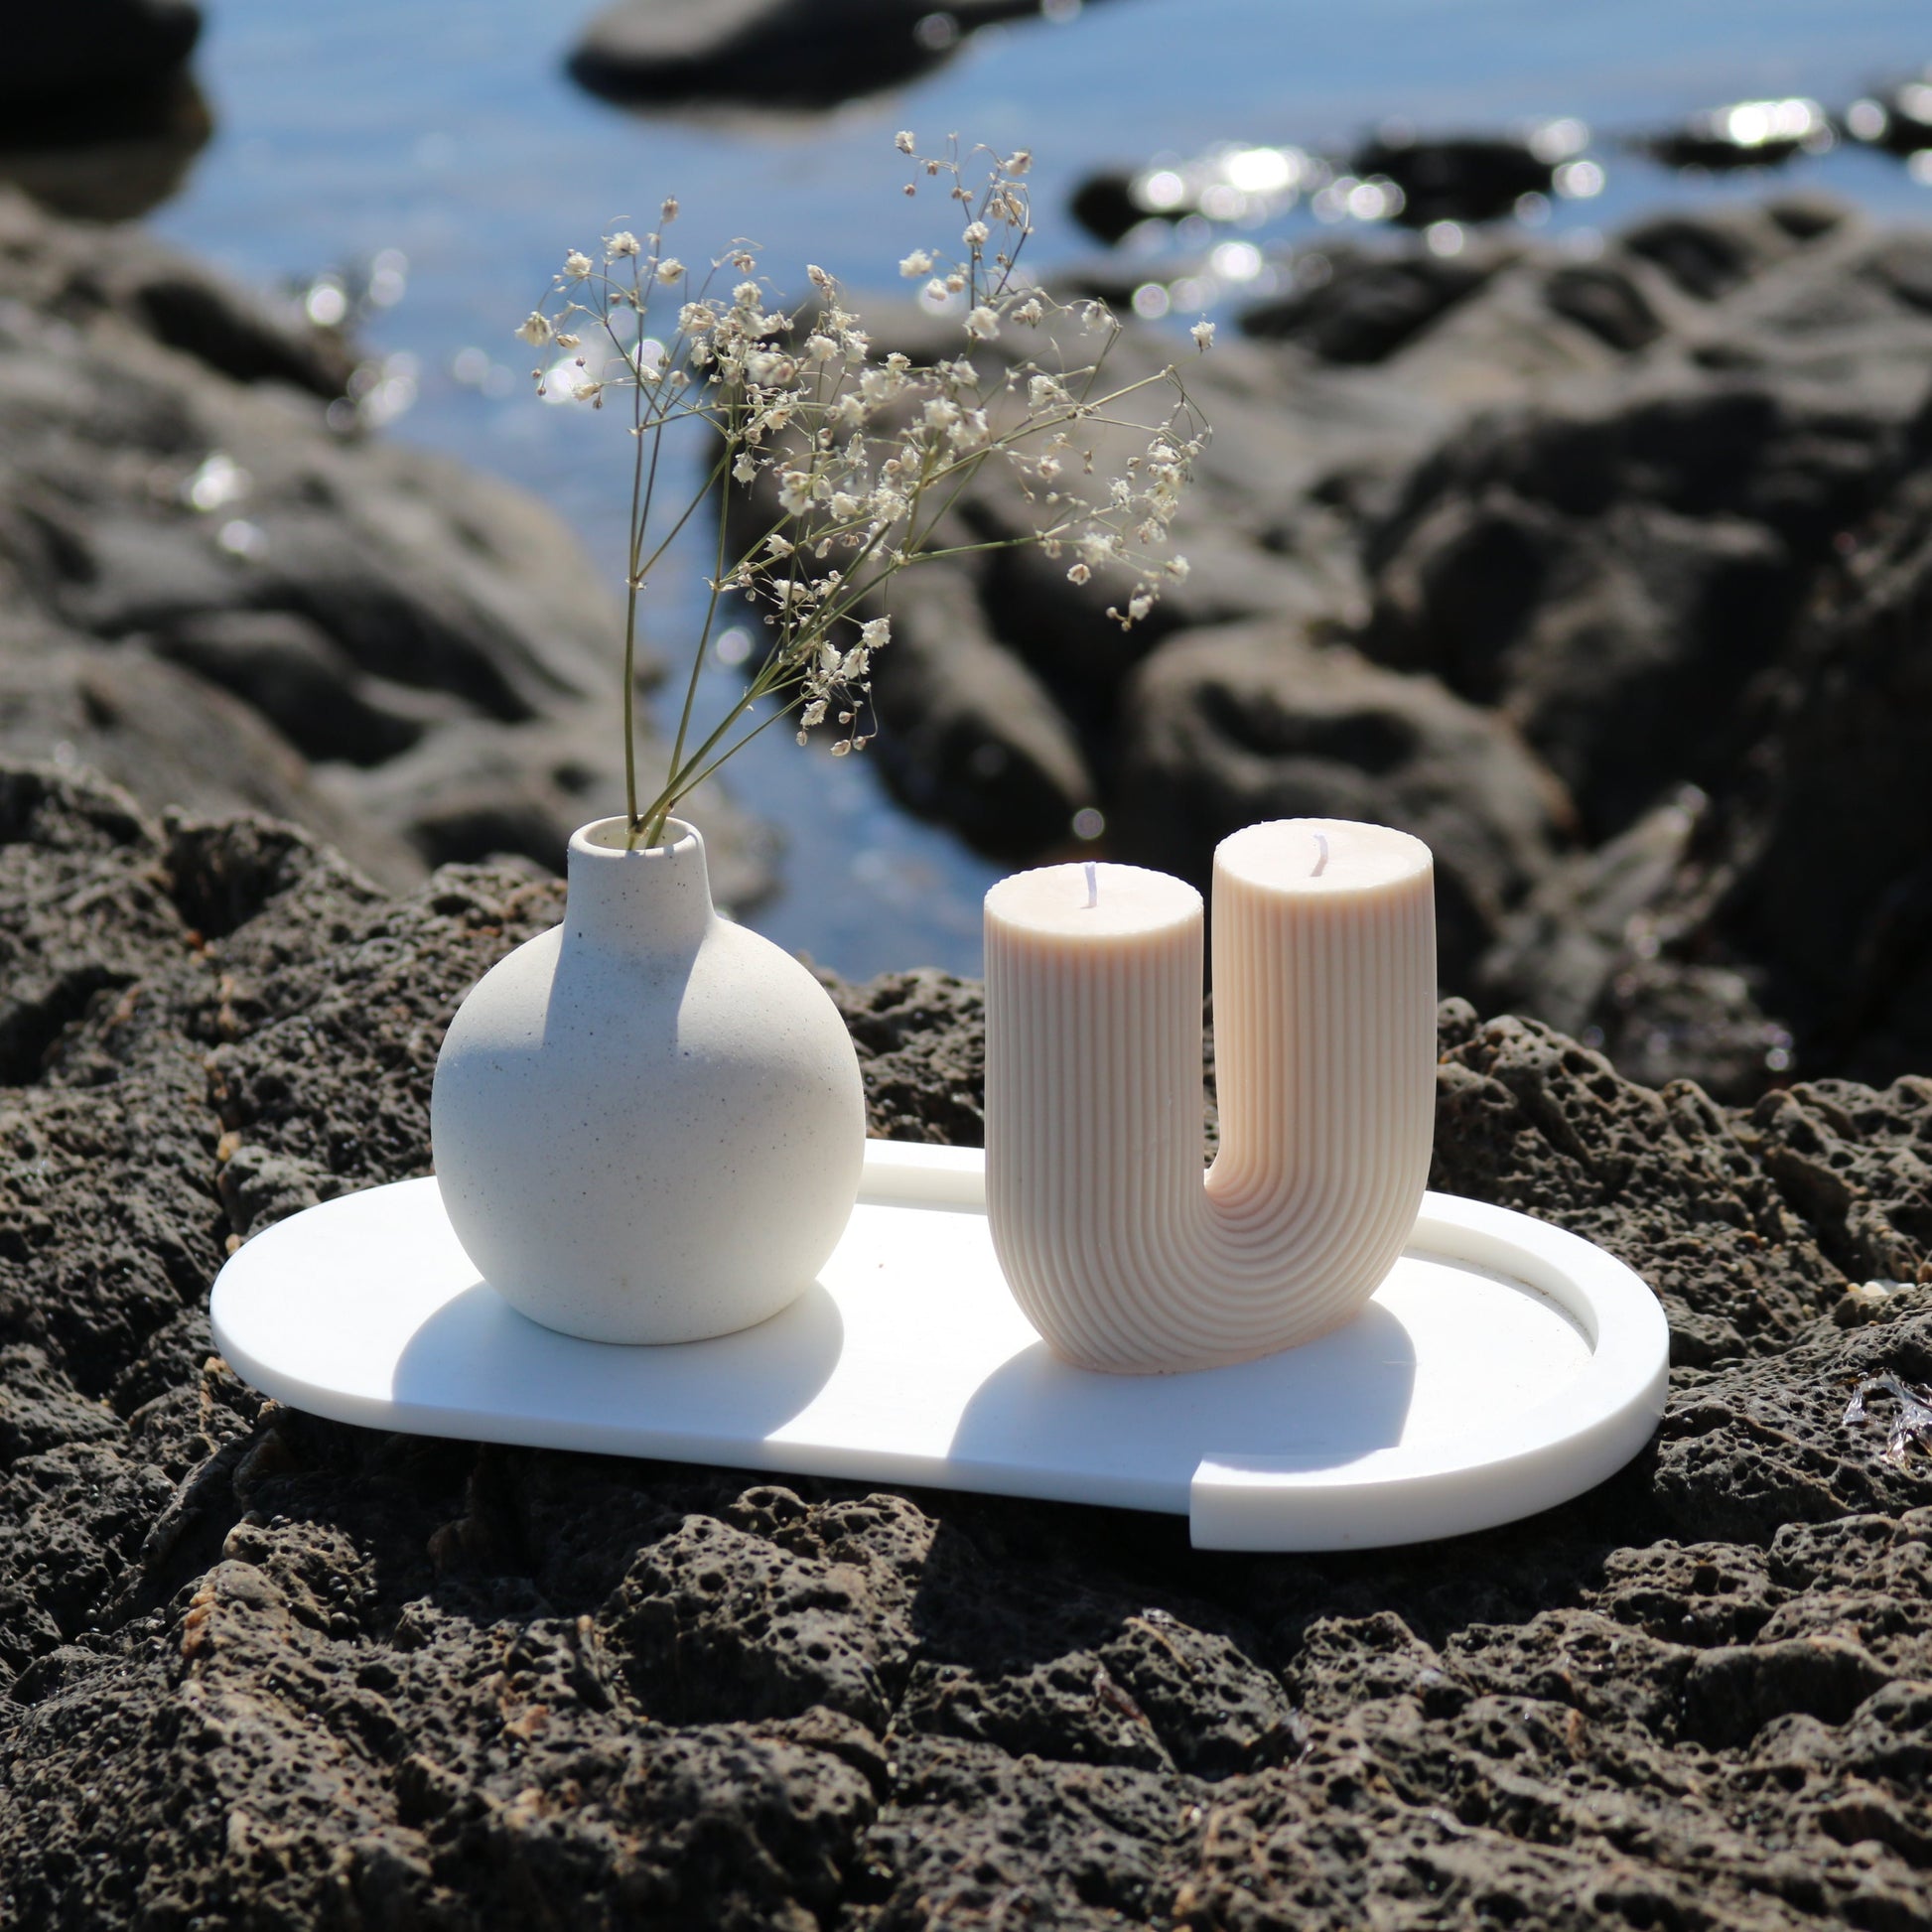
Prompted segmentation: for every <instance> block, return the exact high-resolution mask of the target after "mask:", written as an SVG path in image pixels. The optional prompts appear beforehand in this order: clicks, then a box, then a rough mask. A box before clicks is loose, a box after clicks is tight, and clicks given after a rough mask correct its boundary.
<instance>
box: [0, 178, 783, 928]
mask: <svg viewBox="0 0 1932 1932" xmlns="http://www.w3.org/2000/svg"><path fill="white" fill-rule="evenodd" d="M356 360H357V357H356V352H355V349H354V346H353V345H352V343H350V342H349V341H348V340H347V339H345V337H344V336H343V335H342V333H341V332H339V331H337V330H335V329H332V328H318V327H315V326H313V325H311V324H310V323H309V322H308V321H307V320H305V319H303V318H302V317H300V316H299V315H290V314H284V313H281V312H279V311H277V310H275V309H273V308H271V307H270V306H268V305H267V304H266V303H264V302H261V301H259V300H256V299H254V298H252V297H250V296H248V295H246V294H244V293H242V292H241V291H239V290H237V289H235V288H233V287H231V286H230V285H228V284H227V283H226V282H224V281H222V280H221V279H220V278H218V277H217V276H214V275H212V274H210V273H209V272H208V271H207V270H205V269H203V268H202V267H200V266H199V265H198V264H196V263H194V262H192V261H190V260H188V259H187V258H185V257H183V256H182V255H180V254H179V253H177V252H176V251H175V250H173V249H171V248H168V247H166V246H164V245H163V244H161V243H160V242H157V241H156V240H154V239H153V238H152V237H150V236H149V235H147V234H145V233H144V232H143V231H142V230H140V229H139V228H135V227H117V226H97V225H93V224H88V223H78V222H70V221H62V220H59V219H57V218H55V217H53V216H51V215H49V214H47V213H45V212H43V211H41V210H39V209H37V208H36V207H35V206H34V205H33V204H32V203H30V202H29V201H28V200H27V199H26V198H25V197H23V196H21V195H18V194H16V193H14V192H12V191H10V190H7V189H4V188H0V450H4V455H0V752H6V753H11V754H12V755H13V756H15V757H21V758H30V759H49V758H51V759H55V760H57V761H58V762H60V763H62V764H63V765H65V766H66V767H68V768H69V769H79V768H81V767H87V768H91V769H93V770H96V771H99V772H101V773H103V774H104V775H106V776H107V777H109V778H111V779H112V780H114V781H115V782H117V783H120V784H123V785H126V786H127V787H128V789H129V790H130V791H132V792H133V793H134V794H135V796H137V797H138V798H140V799H142V800H143V801H144V802H145V803H146V804H147V805H148V806H149V807H150V808H151V809H154V810H160V809H162V808H163V807H166V806H170V805H174V806H182V807H186V808H188V809H191V810H198V811H202V812H231V811H235V810H246V809H252V810H258V811H266V812H270V813H273V814H275V815H276V816H278V817H281V818H286V819H289V820H291V821H293V822H294V823H297V824H300V825H304V826H307V827H308V828H309V829H311V830H312V831H314V832H315V833H316V834H318V835H319V836H320V837H322V838H324V839H326V840H328V841H329V842H330V843H331V844H333V845H335V846H337V847H338V848H340V849H341V850H342V851H344V852H345V854H347V855H348V856H349V857H350V858H351V859H352V860H353V861H354V862H355V863H356V864H357V865H359V866H361V867H363V868H364V869H365V870H367V871H368V872H369V873H370V874H371V875H372V876H373V877H375V878H378V879H381V880H384V881H386V882H387V883H389V884H392V885H404V884H408V883H412V882H413V881H415V880H418V879H421V878H422V877H423V876H424V875H425V874H426V873H427V872H428V870H429V869H430V868H431V867H433V866H436V865H440V864H443V863H446V862H448V861H452V860H470V859H481V858H483V857H485V856H489V855H492V854H494V855H520V856H522V857H523V858H526V859H528V860H530V861H531V862H533V863H534V864H536V865H539V866H542V867H545V868H548V869H552V870H554V869H555V868H556V867H557V866H558V865H559V864H560V863H561V855H562V853H563V850H564V847H565V845H566V843H567V842H568V840H569V837H570V834H571V832H572V831H573V830H574V829H575V827H576V826H577V825H579V824H580V823H582V822H583V820H584V819H585V818H587V817H589V816H593V815H595V814H596V813H597V812H599V811H601V810H605V809H608V808H609V805H610V802H611V801H612V800H614V799H616V800H621V797H622V778H621V756H620V747H619V743H618V733H617V730H616V718H617V712H618V684H619V671H618V661H619V659H618V649H617V640H618V639H620V638H621V635H622V624H621V617H620V615H619V613H618V611H617V609H616V605H615V600H614V599H613V598H612V596H611V594H610V593H609V591H608V590H607V589H606V587H605V586H604V584H603V583H602V581H601V580H600V578H599V575H598V572H597V570H596V567H595V566H594V565H593V564H592V563H591V561H590V559H589V557H588V556H586V554H585V553H584V551H583V549H582V547H581V546H580V545H579V544H578V543H577V541H576V539H575V538H574V537H573V536H572V535H571V534H570V533H569V532H568V531H567V530H566V529H565V528H564V527H563V525H562V524H561V523H560V522H559V521H558V520H557V519H556V518H555V517H554V516H552V515H551V514H550V513H549V512H548V511H547V510H546V509H544V508H543V507H542V506H541V505H540V504H538V503H536V502H535V501H533V500H532V499H531V498H530V497H528V496H526V495H524V494H522V493H521V492H520V491H518V490H515V489H513V488H511V487H510V486H508V485H507V484H504V483H497V482H496V481H494V480H493V479H490V478H488V477H484V476H482V475H480V474H478V473H476V472H473V471H469V470H466V469H464V468H462V467H461V466H459V465H457V464H454V463H451V462H448V461H446V460H444V459H442V458H439V457H436V456H432V455H430V454H428V453H426V452H423V451H418V450H412V449H410V448H408V447H407V446H405V445H403V444H399V443H391V442H389V441H387V440H385V439H383V438H380V437H378V436H373V435H369V434H366V433H364V432H363V430H362V429H361V427H360V426H359V423H358V421H357V419H356V416H355V412H354V411H353V409H352V408H350V407H349V406H348V405H347V404H346V403H345V402H344V400H343V397H344V392H345V387H346V386H347V384H348V381H349V378H350V375H351V373H352V371H353V370H354V368H355V366H356ZM645 755H646V757H648V756H649V751H648V748H646V754H645ZM706 827H707V832H708V833H709V834H710V843H711V847H712V850H713V852H714V854H715V855H716V856H715V859H714V871H715V872H717V873H719V875H720V895H721V897H722V898H723V900H724V901H725V902H726V903H728V904H735V905H740V906H745V905H749V904H752V903H754V902H756V900H757V899H758V898H759V897H760V896H761V895H762V894H763V893H764V892H765V891H767V890H768V889H769V885H770V877H771V875H770V859H771V847H770V841H769V839H768V836H767V835H765V834H764V833H762V832H761V831H760V830H759V828H756V827H752V826H750V825H748V824H747V823H746V822H745V821H744V820H743V819H742V818H739V817H737V816H736V815H735V814H733V813H732V812H731V810H730V808H729V807H728V806H727V805H726V804H725V802H724V801H723V800H722V799H718V798H713V799H711V800H710V801H709V809H708V810H707V813H706Z"/></svg>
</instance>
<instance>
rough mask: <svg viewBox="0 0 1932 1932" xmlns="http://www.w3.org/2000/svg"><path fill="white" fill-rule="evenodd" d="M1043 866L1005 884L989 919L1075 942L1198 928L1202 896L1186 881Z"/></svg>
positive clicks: (990, 900) (1113, 869) (993, 899)
mask: <svg viewBox="0 0 1932 1932" xmlns="http://www.w3.org/2000/svg"><path fill="white" fill-rule="evenodd" d="M1092 872H1093V877H1092V881H1091V884H1090V883H1089V880H1088V876H1087V874H1088V868H1087V867H1086V866H1085V865H1079V864H1075V865H1065V866H1040V867H1037V868H1035V870H1034V871H1032V872H1017V873H1015V874H1013V875H1012V877H1011V878H1008V879H1003V880H1001V881H1000V883H999V884H998V885H997V886H995V887H994V888H993V889H992V891H991V892H989V893H988V894H987V896H986V916H987V917H988V919H990V920H992V921H994V922H995V923H997V924H1000V925H1005V926H1008V927H1011V928H1013V929H1015V930H1018V931H1022V932H1034V933H1040V934H1064V935H1065V936H1066V937H1068V938H1070V939H1083V938H1127V937H1131V936H1132V935H1134V934H1136V933H1157V932H1172V931H1173V929H1174V928H1175V927H1176V926H1181V925H1185V924H1187V923H1188V922H1189V921H1193V922H1195V923H1198V922H1199V920H1200V916H1201V896H1200V894H1198V893H1197V892H1195V890H1194V889H1193V887H1191V886H1189V885H1188V884H1187V883H1186V882H1185V881H1184V880H1179V879H1175V878H1173V877H1172V876H1171V875H1170V874H1168V873H1165V872H1150V871H1149V870H1148V869H1147V868H1146V867H1145V866H1117V865H1111V864H1105V865H1103V864H1095V865H1094V866H1093V868H1092Z"/></svg>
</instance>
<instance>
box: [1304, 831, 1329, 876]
mask: <svg viewBox="0 0 1932 1932" xmlns="http://www.w3.org/2000/svg"><path fill="white" fill-rule="evenodd" d="M1314 842H1315V844H1316V845H1318V846H1319V847H1320V848H1321V857H1320V858H1318V859H1317V860H1316V861H1315V862H1314V870H1313V871H1312V872H1311V873H1310V874H1309V877H1310V878H1311V879H1319V878H1320V877H1321V868H1322V867H1323V866H1325V865H1326V864H1327V863H1328V839H1327V834H1326V833H1323V832H1317V833H1316V834H1315V835H1314Z"/></svg>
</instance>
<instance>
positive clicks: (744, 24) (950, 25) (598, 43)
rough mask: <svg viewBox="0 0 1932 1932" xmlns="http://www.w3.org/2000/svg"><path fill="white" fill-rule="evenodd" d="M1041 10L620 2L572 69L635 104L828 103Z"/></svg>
mask: <svg viewBox="0 0 1932 1932" xmlns="http://www.w3.org/2000/svg"><path fill="white" fill-rule="evenodd" d="M1043 11H1046V9H1045V8H1043V7H1042V5H1041V0H951V4H949V5H948V6H946V7H944V8H940V9H937V10H935V9H934V8H932V7H929V6H927V5H925V4H924V0H617V3H616V4H615V5H613V6H610V7H607V8H606V9H605V10H604V12H602V13H600V14H599V15H598V16H597V17H596V18H595V19H594V20H593V21H592V22H591V23H590V25H589V26H588V27H586V28H585V29H584V34H583V38H582V39H581V40H580V41H579V42H578V44H577V47H576V50H575V51H574V52H573V53H572V55H571V57H570V64H569V65H570V73H571V77H572V78H573V79H574V80H576V81H577V82H578V83H579V84H580V85H581V86H584V87H587V88H588V89H589V90H590V91H591V92H592V93H594V94H602V95H604V96H605V97H606V98H607V99H610V100H616V101H621V102H623V103H624V104H626V105H632V106H673V105H676V104H678V103H680V102H710V101H729V102H732V103H734V104H738V105H746V106H751V107H762V108H770V107H778V108H797V107H830V106H835V105H836V104H837V103H838V102H840V101H842V100H850V99H853V98H854V97H855V96H857V95H860V94H867V93H873V92H876V91H877V90H878V89H880V88H882V87H891V86H897V84H898V83H899V82H901V81H904V80H910V79H912V78H914V77H915V76H916V75H918V74H921V73H924V72H926V71H927V70H928V69H931V68H934V67H937V66H938V65H939V64H940V63H941V62H942V61H944V60H946V59H947V57H948V56H949V55H950V54H951V53H952V51H953V50H954V49H955V48H956V47H957V46H958V45H959V43H960V41H961V39H962V37H964V36H965V35H968V34H971V33H972V32H973V31H974V30H975V29H976V28H980V27H984V26H987V25H990V24H991V23H992V22H994V21H1002V20H1022V19H1026V18H1028V17H1030V16H1036V15H1038V14H1040V13H1041V12H1043Z"/></svg>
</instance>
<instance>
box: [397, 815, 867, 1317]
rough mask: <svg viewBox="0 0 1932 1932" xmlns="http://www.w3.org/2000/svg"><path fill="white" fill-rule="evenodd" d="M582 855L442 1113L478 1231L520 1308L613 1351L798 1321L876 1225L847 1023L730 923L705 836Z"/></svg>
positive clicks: (485, 986) (582, 845)
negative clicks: (818, 1282)
mask: <svg viewBox="0 0 1932 1932" xmlns="http://www.w3.org/2000/svg"><path fill="white" fill-rule="evenodd" d="M665 837H666V841H667V842H666V843H665V844H663V845H659V846H653V847H649V848H646V849H640V850H636V851H626V850H625V849H624V821H623V820H622V819H621V818H616V819H606V820H604V821H602V822H600V823H598V824H595V825H589V826H586V827H585V828H584V829H583V830H582V831H580V832H579V833H578V834H577V835H576V837H575V838H573V839H572V840H571V843H570V894H569V899H568V903H567V907H566V912H565V917H564V923H563V924H562V925H561V926H555V927H552V928H551V930H549V931H548V932H543V933H539V934H538V935H537V937H536V938H534V939H532V940H530V941H528V942H527V943H526V944H524V945H522V946H519V947H518V948H517V949H516V950H515V951H514V952H513V953H511V954H509V955H508V956H507V957H506V958H505V959H503V960H501V961H499V962H498V963H497V964H496V965H495V966H494V967H492V968H491V969H490V971H489V972H488V973H486V974H485V975H484V976H483V979H482V980H481V981H480V982H479V983H478V985H477V987H476V988H475V990H474V991H473V992H472V993H471V994H470V997H469V998H468V999H467V1000H465V1001H464V1003H463V1005H462V1007H461V1008H460V1009H459V1010H458V1012H457V1016H456V1018H455V1020H453V1021H452V1022H451V1024H450V1030H449V1033H448V1035H447V1036H446V1037H445V1039H444V1042H443V1050H442V1053H441V1054H440V1056H439V1057H438V1059H437V1063H436V1084H435V1089H434V1092H433V1095H432V1098H431V1102H430V1130H431V1137H432V1139H433V1141H434V1144H435V1153H436V1177H437V1182H438V1184H439V1186H440V1188H441V1190H442V1194H443V1202H444V1206H445V1208H446V1209H447V1211H448V1213H449V1217H450V1225H451V1226H452V1227H453V1228H454V1229H455V1231H456V1236H457V1239H458V1240H459V1241H460V1242H462V1244H463V1247H464V1250H465V1252H466V1253H467V1254H468V1255H469V1257H470V1259H471V1260H472V1261H473V1262H474V1263H475V1264H476V1266H477V1270H478V1272H479V1273H480V1274H481V1275H482V1276H483V1279H484V1280H485V1281H487V1282H488V1283H489V1284H490V1286H491V1287H493V1288H494V1289H495V1290H496V1291H497V1293H498V1294H500V1295H501V1296H502V1297H503V1299H504V1300H505V1301H507V1302H508V1303H509V1304H510V1305H511V1307H513V1308H515V1309H517V1310H519V1311H521V1312H522V1313H524V1314H526V1315H528V1316H530V1318H531V1319H532V1320H535V1321H540V1322H542V1323H544V1324H545V1325H546V1326H547V1327H551V1328H560V1329H562V1330H563V1331H564V1332H565V1333H567V1334H573V1335H582V1336H585V1337H587V1338H589V1339H590V1340H593V1341H621V1342H672V1341H694V1340H697V1339H699V1338H700V1337H702V1336H705V1335H720V1334H728V1333H730V1332H732V1331H733V1330H734V1329H738V1328H747V1327H750V1326H752V1325H753V1324H754V1323H755V1322H759V1321H763V1320H765V1319H766V1318H767V1317H768V1316H770V1315H773V1314H775V1313H777V1311H779V1310H780V1309H782V1308H784V1307H785V1306H786V1305H787V1304H788V1303H790V1302H791V1301H793V1300H794V1299H795V1298H796V1297H797V1296H798V1295H799V1294H801V1293H802V1292H803V1291H804V1289H805V1288H806V1287H808V1286H809V1285H810V1283H811V1282H812V1280H813V1279H814V1277H815V1276H816V1275H817V1273H818V1271H819V1269H820V1268H821V1267H823V1266H824V1264H825V1261H826V1259H827V1258H828V1257H829V1256H830V1254H831V1252H832V1250H833V1249H834V1248H835V1247H836V1246H837V1245H838V1240H839V1237H840V1235H841V1234H843V1233H844V1231H845V1225H846V1222H847V1220H848V1219H849V1218H850V1216H851V1213H852V1205H853V1202H854V1200H855V1199H856V1197H857V1195H858V1190H859V1179H860V1174H861V1172H862V1170H863V1167H864V1163H865V1132H866V1125H865V1096H864V1091H863V1089H862V1086H861V1083H860V1079H859V1064H858V1059H857V1056H856V1055H855V1054H854V1052H853V1049H852V1042H851V1038H850V1036H849V1035H847V1033H846V1030H845V1024H844V1022H843V1021H842V1020H841V1019H840V1018H839V1014H838V1010H837V1008H835V1007H834V1006H833V1004H832V1002H831V1000H830V998H829V997H828V996H827V995H826V993H825V990H824V989H823V988H822V987H821V986H820V985H819V984H818V982H817V981H816V980H814V979H813V978H812V976H811V974H810V973H809V972H807V971H806V969H805V968H804V967H803V966H801V965H800V964H799V963H798V961H797V960H795V959H793V958H792V957H791V956H790V955H789V954H788V953H785V952H783V951H781V950H780V949H779V948H778V947H777V946H774V945H773V944H772V943H771V942H770V941H769V940H768V939H763V938H760V937H759V935H758V934H757V933H755V932H750V931H747V930H746V928H745V927H743V926H740V925H736V924H734V923H732V922H731V921H730V920H728V919H721V918H720V917H719V916H718V915H717V913H716V912H715V911H714V910H713V908H712V903H711V890H710V882H709V879H708V876H707V873H706V869H705V858H704V842H703V840H702V839H701V838H700V837H699V836H698V834H697V832H695V831H694V830H693V829H692V828H691V827H689V826H687V825H684V824H682V823H680V822H679V821H678V820H676V819H672V820H671V821H669V823H668V824H667V826H666V827H665Z"/></svg>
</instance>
